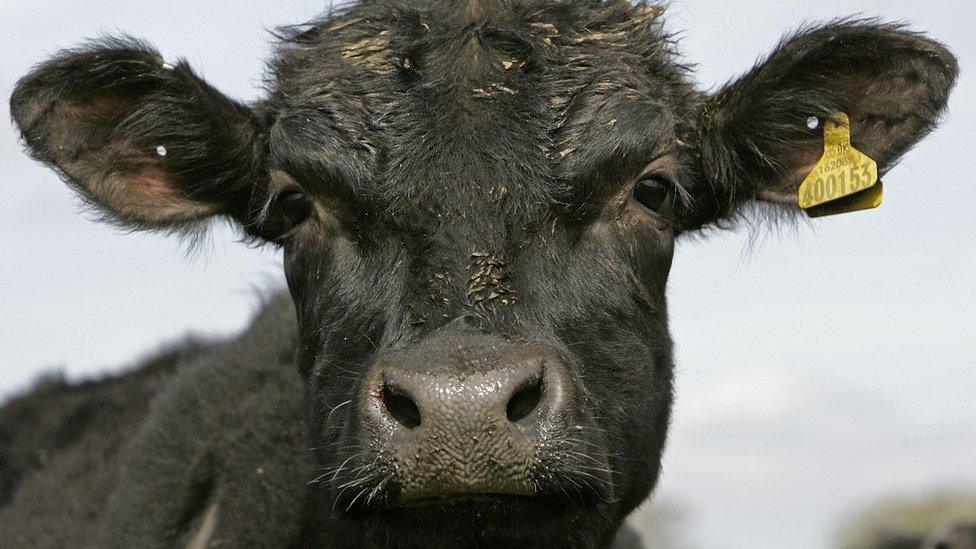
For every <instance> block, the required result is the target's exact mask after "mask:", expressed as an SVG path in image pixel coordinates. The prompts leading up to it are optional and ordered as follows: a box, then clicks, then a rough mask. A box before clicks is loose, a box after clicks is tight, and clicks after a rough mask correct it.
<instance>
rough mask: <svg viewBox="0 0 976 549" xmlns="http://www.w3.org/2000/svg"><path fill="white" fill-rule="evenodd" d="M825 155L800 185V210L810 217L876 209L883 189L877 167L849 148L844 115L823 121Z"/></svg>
mask: <svg viewBox="0 0 976 549" xmlns="http://www.w3.org/2000/svg"><path fill="white" fill-rule="evenodd" d="M823 128H824V153H823V156H822V157H821V158H820V161H819V162H817V164H816V165H815V166H814V167H813V170H812V171H811V172H810V173H809V174H807V176H806V178H805V179H804V180H803V183H800V188H799V191H798V199H799V202H800V207H801V208H803V209H804V210H806V212H807V215H809V216H810V217H821V216H825V215H835V214H839V213H845V212H854V211H858V210H866V209H870V208H877V207H878V206H880V205H881V200H882V197H883V195H884V186H883V185H882V183H881V182H880V181H878V165H877V163H876V162H875V161H874V160H872V159H871V158H869V157H868V156H867V155H866V154H864V153H862V152H861V151H859V150H857V149H855V148H854V147H853V146H852V145H851V123H850V119H849V118H848V116H847V115H846V114H844V113H842V112H841V113H837V114H835V115H833V116H831V117H830V118H828V119H827V120H825V121H824V125H823Z"/></svg>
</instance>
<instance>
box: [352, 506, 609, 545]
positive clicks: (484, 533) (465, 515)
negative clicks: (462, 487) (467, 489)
mask: <svg viewBox="0 0 976 549" xmlns="http://www.w3.org/2000/svg"><path fill="white" fill-rule="evenodd" d="M608 515H609V513H607V510H606V509H605V508H603V505H602V504H600V503H597V502H589V503H584V502H578V501H577V502H572V501H558V500H554V499H551V498H539V497H533V496H520V495H507V494H470V495H462V496H450V497H445V498H425V499H419V500H411V501H405V502H399V503H393V504H391V505H388V506H384V507H381V508H375V509H370V510H361V511H358V512H355V513H349V514H347V515H346V516H345V517H344V519H343V520H342V522H344V523H345V524H344V526H345V527H347V528H350V529H352V530H355V531H358V532H357V533H358V535H355V534H354V535H353V536H352V537H354V538H358V539H360V540H362V544H363V545H365V546H369V547H402V548H408V547H410V548H412V547H444V548H454V547H457V548H461V547H601V546H604V545H605V544H606V540H607V539H608V537H609V536H610V535H611V534H612V532H613V531H615V530H616V526H617V525H615V524H607V523H606V520H605V517H607V516H608Z"/></svg>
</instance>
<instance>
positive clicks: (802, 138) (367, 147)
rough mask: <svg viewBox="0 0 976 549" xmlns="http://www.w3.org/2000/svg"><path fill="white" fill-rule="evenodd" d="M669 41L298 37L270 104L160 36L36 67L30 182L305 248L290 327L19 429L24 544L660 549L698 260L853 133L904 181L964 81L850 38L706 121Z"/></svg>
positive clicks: (130, 216) (281, 50) (539, 36)
mask: <svg viewBox="0 0 976 549" xmlns="http://www.w3.org/2000/svg"><path fill="white" fill-rule="evenodd" d="M663 13H664V10H663V9H662V7H661V6H659V5H656V4H653V3H648V2H644V1H639V2H636V3H635V2H628V1H625V0H562V1H556V2H542V1H538V0H524V1H523V0H363V1H362V2H360V3H357V4H353V5H350V6H348V7H345V8H342V9H336V10H334V11H332V12H330V13H328V14H327V15H325V16H324V17H322V18H321V19H319V20H316V21H313V22H312V23H309V24H307V25H301V26H296V27H290V28H287V29H285V30H283V31H282V32H281V33H280V37H279V42H278V45H277V50H276V54H275V55H274V57H273V59H272V60H271V62H270V64H269V70H268V78H267V94H266V96H265V97H264V98H262V99H260V100H258V101H256V102H254V103H251V104H243V103H240V102H237V101H234V100H232V99H230V98H228V97H226V96H225V95H223V94H222V93H221V92H220V91H218V90H217V89H215V88H214V87H212V86H211V85H209V84H208V83H207V82H205V81H204V80H203V79H202V78H201V77H199V76H198V75H197V74H196V73H194V72H193V70H192V69H191V68H190V66H189V65H188V64H187V63H186V62H184V61H172V62H170V61H167V60H166V59H165V58H164V57H163V56H162V55H160V53H158V52H157V51H156V50H154V49H153V48H152V47H151V46H150V45H149V44H147V43H146V42H143V41H140V40H136V39H133V38H130V37H115V38H104V39H101V40H97V41H94V42H91V43H88V44H86V45H84V46H82V47H80V48H78V49H73V50H68V51H64V52H62V53H60V54H58V55H56V56H55V57H53V58H52V59H50V60H49V61H46V62H44V63H42V64H40V65H38V66H37V67H36V68H35V69H34V70H33V71H32V72H31V73H30V74H28V75H27V76H25V77H24V78H23V79H22V80H20V81H19V82H18V84H17V85H16V88H15V89H14V91H13V95H12V97H11V103H10V104H11V113H12V116H13V119H14V121H15V123H16V124H17V126H18V127H19V129H20V131H21V134H22V136H23V141H24V143H25V145H26V148H27V150H28V152H29V153H30V154H31V155H33V156H34V157H35V158H36V159H38V160H39V161H41V162H43V163H45V164H47V165H49V166H51V167H52V168H53V169H55V170H56V171H57V172H58V173H59V174H60V175H61V176H62V177H63V179H64V180H65V182H66V183H67V184H68V185H69V186H70V187H72V188H73V189H74V190H76V191H77V192H78V193H79V194H80V195H81V196H82V197H83V198H84V200H86V201H87V203H88V204H90V205H91V206H92V207H93V208H95V209H97V211H99V212H100V213H101V214H102V216H103V218H104V219H105V220H106V221H108V222H111V223H115V224H117V225H119V226H122V227H125V228H127V229H132V230H155V231H165V232H169V233H176V234H179V235H188V234H189V235H192V234H194V233H195V232H196V231H199V230H202V229H203V228H205V227H206V225H207V224H208V223H209V222H211V221H213V220H215V219H223V220H229V221H231V222H233V223H234V224H236V226H238V227H239V228H240V231H241V232H242V234H243V235H245V236H246V237H247V239H249V240H250V241H252V242H255V243H262V244H266V245H268V246H274V247H278V248H280V249H281V250H283V257H284V271H285V275H286V279H287V286H288V290H289V292H288V294H289V295H288V296H287V297H282V296H278V297H274V298H271V299H269V305H268V306H267V307H266V309H265V311H264V312H262V313H261V315H259V317H258V318H257V319H256V320H255V322H254V323H253V324H252V326H251V327H250V328H248V330H246V332H245V333H244V334H243V335H242V336H240V337H239V338H232V339H230V340H227V341H209V342H192V343H191V344H189V345H187V346H183V347H178V348H176V349H173V350H170V351H169V352H168V353H164V354H163V355H161V356H159V357H156V358H155V359H153V360H152V361H150V364H149V365H147V366H144V367H141V368H139V369H136V370H135V371H133V372H130V373H128V374H125V375H122V376H121V377H117V378H111V379H106V380H101V381H96V382H91V383H89V384H86V385H84V386H82V387H74V386H71V385H69V384H66V383H64V382H62V381H58V380H53V381H49V382H47V383H45V384H42V385H41V386H40V387H38V388H37V389H36V390H35V391H34V393H32V394H29V395H26V396H23V397H20V399H17V400H15V401H13V402H11V403H10V404H8V405H7V407H5V408H4V410H3V413H2V414H0V435H3V437H4V438H5V439H6V440H8V441H10V444H8V445H7V449H6V450H4V452H5V454H4V455H3V460H2V461H0V474H2V477H0V488H2V489H3V490H4V492H3V493H0V504H2V505H5V506H4V509H3V511H2V513H4V514H5V515H4V516H5V517H6V518H4V520H0V523H3V524H5V525H6V526H2V527H0V531H3V530H6V531H5V532H2V533H3V537H4V539H6V540H13V541H12V543H22V544H24V545H35V546H37V545H45V544H47V545H59V544H60V543H63V541H62V542H59V541H58V540H64V539H70V540H72V543H69V545H72V544H78V545H96V546H105V547H131V546H160V547H163V546H166V547H169V546H173V545H182V546H186V547H206V546H210V545H232V546H262V545H266V546H301V547H307V546H326V547H468V546H480V547H509V546H520V547H543V546H544V547H549V546H552V547H607V546H610V545H611V544H613V543H614V541H615V540H618V539H622V538H627V539H631V538H632V536H630V535H628V534H627V533H626V532H624V533H623V534H621V533H620V532H621V524H622V523H623V521H624V519H625V517H627V515H628V514H629V513H630V512H631V511H633V510H634V509H635V508H636V507H637V506H638V505H639V504H640V503H641V502H642V501H644V500H645V499H646V498H647V497H648V496H649V494H650V493H651V492H652V490H653V489H654V487H655V484H656V483H657V480H658V476H659V470H660V462H661V454H662V450H663V448H664V445H665V440H666V434H667V431H668V423H669V417H670V409H671V404H672V389H673V386H672V385H673V384H672V377H673V359H672V341H671V337H670V334H669V331H668V318H667V307H666V299H665V287H666V282H667V279H668V273H669V269H670V266H671V260H672V254H673V249H674V243H675V239H677V238H679V237H682V236H688V235H695V234H702V231H703V230H706V229H709V228H723V227H731V226H735V225H736V224H737V223H738V222H740V221H742V220H753V221H762V220H766V219H780V218H784V217H785V218H795V217H797V216H799V215H802V210H801V208H800V207H799V202H798V186H799V185H800V183H801V181H803V180H804V178H805V177H806V176H807V174H808V173H810V171H811V170H812V169H813V168H814V166H816V165H817V162H818V160H819V159H820V157H821V155H822V153H823V152H824V131H823V128H824V126H826V125H828V124H833V125H836V124H839V123H841V120H846V121H848V122H845V124H847V127H848V128H849V131H850V134H851V139H852V144H853V146H855V147H856V148H857V149H858V150H860V151H862V152H863V153H864V154H865V155H867V156H868V157H870V158H871V159H873V160H874V161H875V162H876V165H877V170H878V172H879V173H880V174H881V175H884V174H885V173H887V172H888V170H889V169H891V168H892V167H893V166H894V165H895V164H896V163H897V161H898V160H899V159H900V158H901V157H902V156H903V155H904V154H905V153H906V152H907V151H908V150H909V149H910V148H911V147H912V146H913V145H914V144H915V143H917V142H918V141H919V140H920V139H922V138H923V137H924V136H925V135H927V134H928V133H929V132H930V131H931V130H932V129H933V128H934V127H935V126H936V124H937V123H938V121H939V119H940V116H941V115H942V113H943V111H944V109H945V106H946V104H947V101H948V97H949V94H950V91H951V89H952V87H953V85H954V83H955V80H956V75H957V73H958V65H957V62H956V60H955V58H954V57H953V55H952V54H951V53H950V52H949V51H948V50H947V48H946V47H944V46H943V45H941V44H940V43H938V42H936V41H934V40H932V39H930V38H928V37H926V36H925V35H923V34H920V33H917V32H913V31H910V30H908V29H907V28H905V27H903V26H900V25H896V24H889V23H885V22H881V21H878V20H872V19H845V20H836V21H832V22H829V23H826V24H822V25H815V26H808V27H805V28H802V29H800V30H798V31H796V32H794V33H792V34H790V35H788V36H787V37H786V38H784V39H783V41H782V42H781V43H780V44H779V45H778V46H777V47H776V48H775V50H774V51H773V52H772V53H771V54H769V55H768V56H767V57H766V58H764V59H763V60H761V61H760V62H759V63H757V64H756V65H755V66H754V67H753V68H752V69H750V70H748V71H747V72H745V73H744V74H743V75H742V76H740V77H739V78H737V79H734V80H733V81H731V82H729V83H728V84H726V85H724V86H722V87H720V88H719V89H717V90H714V91H702V90H699V89H697V88H696V87H695V85H694V84H693V81H692V70H691V69H690V67H689V66H688V65H687V64H685V63H684V62H683V60H682V58H681V57H680V54H679V53H678V49H677V44H676V41H675V39H674V38H673V36H672V35H670V34H669V33H668V32H667V31H666V30H665V28H664V26H663ZM841 115H843V118H841ZM48 410H50V415H46V412H47V411H48ZM38 456H41V457H38ZM58 489H60V493H64V494H65V495H64V496H63V497H61V498H55V497H52V495H53V494H54V493H58V492H57V491H56V490H58ZM66 517H67V518H66ZM59 536H61V537H59ZM52 540H53V541H52Z"/></svg>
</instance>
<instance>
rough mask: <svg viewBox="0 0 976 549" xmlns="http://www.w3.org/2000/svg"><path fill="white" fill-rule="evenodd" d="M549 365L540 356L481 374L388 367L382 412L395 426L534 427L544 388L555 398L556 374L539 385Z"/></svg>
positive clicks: (384, 378) (403, 427)
mask: <svg viewBox="0 0 976 549" xmlns="http://www.w3.org/2000/svg"><path fill="white" fill-rule="evenodd" d="M547 366H548V365H547V364H546V361H545V360H544V359H541V358H529V359H526V360H524V361H521V362H518V363H515V364H507V365H504V366H501V367H499V368H497V369H493V370H491V371H487V372H483V373H474V374H468V375H452V374H450V373H435V372H429V371H416V370H414V371H410V370H406V371H405V370H404V369H402V368H398V367H396V366H391V367H388V368H386V369H385V370H384V371H383V374H382V382H383V384H382V393H381V394H380V400H382V402H383V411H384V412H385V414H386V415H387V417H388V419H389V420H392V422H395V423H396V424H397V426H398V428H399V429H401V430H405V431H412V430H415V429H420V428H422V427H425V423H426V424H427V425H426V427H428V428H430V429H432V430H452V428H451V427H450V424H454V425H458V426H460V425H481V424H486V425H496V426H497V425H500V424H505V423H509V424H521V425H520V427H519V428H520V429H521V430H532V429H533V428H535V423H536V422H537V421H538V420H539V414H538V413H537V411H538V409H539V407H540V404H542V399H543V393H545V396H546V398H547V399H550V400H554V399H555V398H557V395H558V393H559V392H560V391H559V387H558V386H555V387H554V386H553V384H554V383H555V384H558V383H559V381H558V379H551V380H550V381H549V383H548V384H547V385H548V386H547V387H545V390H544V389H543V384H544V379H545V375H544V374H545V370H546V367H547Z"/></svg>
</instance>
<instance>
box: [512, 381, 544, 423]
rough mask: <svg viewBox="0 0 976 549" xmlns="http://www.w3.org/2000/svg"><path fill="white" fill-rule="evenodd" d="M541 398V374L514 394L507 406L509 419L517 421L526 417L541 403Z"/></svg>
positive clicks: (513, 421)
mask: <svg viewBox="0 0 976 549" xmlns="http://www.w3.org/2000/svg"><path fill="white" fill-rule="evenodd" d="M540 400H542V377H541V376H540V377H539V379H537V380H535V382H533V383H531V384H530V385H528V386H526V387H522V388H521V389H519V390H518V391H516V392H515V394H514V395H512V398H511V399H509V401H508V406H507V407H506V408H505V413H506V415H508V420H509V421H511V422H512V423H515V422H517V421H521V420H523V419H525V418H526V417H528V416H529V414H531V413H532V411H533V410H535V408H536V406H538V405H539V401H540Z"/></svg>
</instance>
